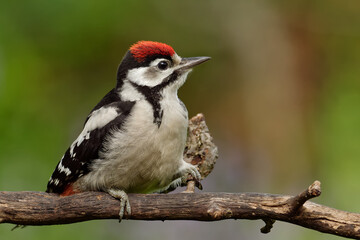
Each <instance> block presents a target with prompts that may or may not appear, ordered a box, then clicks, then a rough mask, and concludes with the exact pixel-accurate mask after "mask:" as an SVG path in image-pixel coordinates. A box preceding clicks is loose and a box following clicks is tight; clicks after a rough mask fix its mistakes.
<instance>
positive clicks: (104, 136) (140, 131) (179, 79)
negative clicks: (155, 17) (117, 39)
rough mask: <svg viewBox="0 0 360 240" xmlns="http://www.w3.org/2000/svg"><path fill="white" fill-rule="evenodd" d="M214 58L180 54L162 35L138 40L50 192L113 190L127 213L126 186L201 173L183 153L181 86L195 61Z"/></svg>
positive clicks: (159, 187) (161, 183)
mask: <svg viewBox="0 0 360 240" xmlns="http://www.w3.org/2000/svg"><path fill="white" fill-rule="evenodd" d="M209 59H210V58H209V57H192V58H181V57H179V56H178V55H177V54H176V52H175V51H174V49H173V48H172V47H170V46H169V45H167V44H164V43H159V42H152V41H139V42H137V43H135V44H133V45H132V46H131V47H130V49H129V50H128V51H127V52H126V54H125V56H124V57H123V59H122V61H121V63H120V65H119V68H118V72H117V82H116V86H115V88H113V89H112V90H111V91H110V92H109V93H107V94H106V95H105V97H104V98H103V99H102V100H101V101H100V102H99V103H98V104H97V105H96V106H95V107H94V108H93V109H92V111H91V112H90V114H89V115H88V117H87V118H86V121H85V124H84V128H83V130H82V132H81V133H80V135H79V136H78V137H77V139H76V140H75V141H74V142H73V143H72V144H71V146H70V147H69V148H68V149H67V151H66V152H65V154H64V156H63V157H62V158H61V160H60V162H59V163H58V164H57V166H56V168H55V170H54V172H53V174H52V176H51V177H50V179H49V181H48V184H47V190H46V192H49V193H58V194H60V195H61V196H68V195H72V194H75V193H79V192H85V191H103V192H107V193H109V194H110V195H111V196H113V197H114V198H117V199H119V200H120V212H119V217H120V220H121V219H122V218H123V215H124V213H125V211H126V212H127V213H128V214H129V215H130V214H131V207H130V203H129V199H128V196H127V193H152V192H157V191H163V190H166V189H167V188H169V187H174V186H177V185H178V184H179V183H180V182H181V178H183V177H184V176H188V174H190V175H191V176H193V177H194V178H195V179H196V180H200V174H199V172H198V170H197V168H196V167H195V166H194V165H192V164H189V163H187V162H185V161H184V160H183V152H184V148H185V141H186V136H187V127H188V113H187V109H186V107H185V105H184V104H183V102H182V101H181V100H180V99H179V98H178V96H177V91H178V89H179V88H180V87H181V86H182V85H183V84H184V82H185V80H186V78H187V75H188V73H189V72H190V71H191V69H192V68H193V67H194V66H196V65H198V64H200V63H203V62H205V61H207V60H209Z"/></svg>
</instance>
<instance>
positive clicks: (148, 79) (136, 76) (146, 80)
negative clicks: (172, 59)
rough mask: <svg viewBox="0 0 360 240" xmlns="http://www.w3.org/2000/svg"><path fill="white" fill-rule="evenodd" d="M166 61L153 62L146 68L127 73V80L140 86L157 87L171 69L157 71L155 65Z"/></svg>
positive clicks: (157, 60) (162, 59)
mask: <svg viewBox="0 0 360 240" xmlns="http://www.w3.org/2000/svg"><path fill="white" fill-rule="evenodd" d="M164 60H165V61H168V60H166V59H164V58H161V59H156V60H154V61H153V62H152V63H151V64H150V66H148V67H139V68H134V69H131V70H129V71H128V74H127V77H126V78H127V79H128V80H129V81H130V82H133V83H135V84H137V85H140V86H148V87H154V86H156V85H159V84H160V83H161V82H162V81H163V80H164V79H165V78H166V77H168V76H169V75H170V74H171V73H172V72H173V70H174V69H173V68H171V67H169V68H168V69H166V70H163V71H161V70H159V69H157V65H158V63H159V62H161V61H164Z"/></svg>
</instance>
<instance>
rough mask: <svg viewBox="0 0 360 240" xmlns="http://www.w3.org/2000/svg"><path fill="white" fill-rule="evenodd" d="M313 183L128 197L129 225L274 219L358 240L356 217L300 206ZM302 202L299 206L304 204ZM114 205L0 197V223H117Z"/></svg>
mask: <svg viewBox="0 0 360 240" xmlns="http://www.w3.org/2000/svg"><path fill="white" fill-rule="evenodd" d="M319 184H320V183H319V182H318V181H316V182H315V183H314V184H313V185H311V186H310V187H309V188H308V189H307V190H306V191H304V192H303V193H301V194H299V195H298V196H285V195H274V194H264V193H176V194H129V199H130V204H131V207H132V213H131V215H130V216H128V215H125V218H128V219H134V220H198V221H218V220H223V219H263V220H264V221H265V223H266V226H265V227H264V228H262V230H261V231H262V232H264V233H266V232H269V230H270V229H271V227H272V225H273V223H274V220H280V221H285V222H289V223H293V224H296V225H300V226H303V227H306V228H311V229H314V230H317V231H320V232H324V233H330V234H334V235H338V236H343V237H348V238H354V239H359V238H360V214H357V213H350V212H344V211H340V210H336V209H333V208H330V207H326V206H323V205H320V204H316V203H312V202H308V201H307V202H305V201H306V200H307V199H310V198H312V197H315V196H318V195H319V194H320V185H319ZM304 200H305V201H304ZM118 213H119V201H118V200H116V199H114V198H113V197H111V196H110V195H108V194H106V193H102V192H85V193H79V194H75V195H72V196H68V197H59V196H58V195H56V194H49V193H43V192H0V223H13V224H18V225H51V224H68V223H75V222H81V221H88V220H93V219H118V218H119V215H118Z"/></svg>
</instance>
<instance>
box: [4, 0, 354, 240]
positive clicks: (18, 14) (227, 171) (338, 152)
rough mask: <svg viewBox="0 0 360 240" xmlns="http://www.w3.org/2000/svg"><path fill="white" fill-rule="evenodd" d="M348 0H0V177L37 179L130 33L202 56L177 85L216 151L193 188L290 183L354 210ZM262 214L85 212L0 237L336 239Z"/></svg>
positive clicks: (103, 86) (97, 95)
mask: <svg viewBox="0 0 360 240" xmlns="http://www.w3.org/2000/svg"><path fill="white" fill-rule="evenodd" d="M359 26H360V2H359V1H358V0H346V1H340V0H337V1H336V0H327V1H310V0H295V1H280V0H278V1H265V0H256V1H246V0H225V1H214V0H208V1H204V0H201V1H200V0H199V1H189V0H185V1H176V2H175V1H130V0H128V1H119V0H117V1H115V0H111V1H91V0H90V1H70V0H63V1H57V0H55V1H45V0H33V1H25V0H18V1H5V0H3V1H1V7H0V190H1V191H23V190H31V191H44V190H45V187H46V184H47V180H48V178H49V176H50V174H51V173H52V171H53V169H54V167H55V165H56V164H57V162H58V160H59V158H60V157H61V156H62V154H63V153H64V151H65V150H66V148H67V147H68V146H69V145H70V144H71V142H72V141H73V140H74V139H75V138H76V136H77V134H79V133H80V131H81V128H82V124H83V121H84V120H85V118H86V116H87V114H88V113H89V111H90V110H91V109H92V107H93V106H94V105H95V104H96V103H97V102H98V101H99V100H100V99H101V98H102V97H103V96H104V95H105V94H106V93H107V91H108V90H110V89H111V88H112V87H113V86H114V85H115V75H116V69H117V66H118V64H119V62H120V60H121V59H122V56H123V55H124V54H125V52H126V50H127V48H128V47H129V46H130V45H131V44H132V43H134V42H136V41H138V40H153V41H161V42H165V43H168V44H170V45H171V46H173V47H174V49H175V50H176V51H177V53H178V54H179V55H180V56H184V57H190V56H201V55H205V56H211V57H212V60H211V61H210V62H207V63H206V64H204V65H201V66H199V67H197V68H196V69H195V71H194V72H193V73H192V74H191V76H190V77H189V79H188V81H187V83H186V84H185V85H184V87H183V88H182V89H181V91H180V97H181V99H182V100H183V101H184V102H185V104H186V105H187V107H188V109H189V113H190V115H191V116H192V115H195V114H196V113H198V112H203V113H204V114H205V116H206V118H207V123H208V125H209V128H210V130H211V132H212V134H213V136H214V138H215V141H216V143H217V144H218V146H219V150H220V158H219V160H218V163H217V165H216V167H215V169H214V171H213V173H212V174H211V175H209V177H208V178H207V179H206V180H205V181H204V183H203V185H204V188H205V191H228V192H250V191H252V192H270V193H279V194H297V193H298V192H300V191H302V190H303V189H304V188H306V187H307V186H308V185H309V184H311V183H312V182H313V181H314V180H315V179H318V180H320V181H321V182H322V189H323V195H322V196H321V197H320V198H317V199H315V200H314V201H315V202H318V203H321V204H326V205H329V206H332V207H335V208H339V209H342V210H347V211H353V212H359V211H360V204H359V202H360V186H359V181H360V174H359V172H360V171H359V168H360V161H359V158H360V146H359V145H360V144H359V143H360V109H359V106H360V67H359V66H360V27H359ZM262 225H263V223H262V221H246V220H241V221H233V220H229V221H222V222H215V223H201V222H189V221H177V222H171V221H167V222H164V223H163V222H143V221H123V222H122V223H121V224H118V223H117V221H115V220H102V221H91V222H86V223H77V224H71V225H62V226H46V227H27V228H25V229H22V230H16V231H12V232H11V231H10V229H11V228H12V227H13V226H12V225H9V224H1V225H0V238H1V239H6V240H7V239H68V240H71V239H104V238H106V239H160V238H162V239H188V238H196V239H209V240H212V239H220V238H221V239H267V240H269V239H295V240H297V239H339V238H338V237H334V236H330V235H326V234H321V233H318V232H315V231H312V230H308V229H305V228H301V227H297V226H294V225H290V224H286V223H280V222H279V223H277V224H276V225H275V228H274V229H273V230H272V232H271V233H270V234H268V235H263V234H261V233H260V231H259V228H260V227H261V226H262Z"/></svg>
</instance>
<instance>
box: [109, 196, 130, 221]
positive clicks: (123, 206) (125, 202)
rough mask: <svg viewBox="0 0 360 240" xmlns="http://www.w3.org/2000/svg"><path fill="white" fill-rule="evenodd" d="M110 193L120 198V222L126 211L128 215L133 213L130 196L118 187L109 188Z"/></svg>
mask: <svg viewBox="0 0 360 240" xmlns="http://www.w3.org/2000/svg"><path fill="white" fill-rule="evenodd" d="M108 193H109V194H110V195H111V196H113V197H114V198H116V199H119V200H120V212H119V222H121V220H122V219H123V217H124V213H125V211H126V212H127V215H128V216H129V215H131V207H130V202H129V197H128V195H127V194H126V192H124V191H123V190H117V189H110V190H108Z"/></svg>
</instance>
